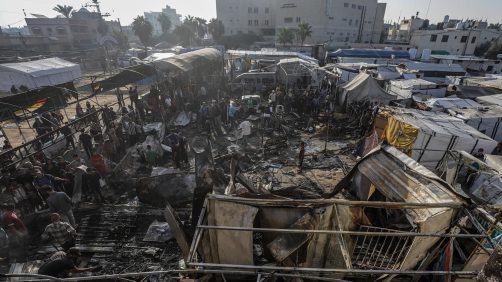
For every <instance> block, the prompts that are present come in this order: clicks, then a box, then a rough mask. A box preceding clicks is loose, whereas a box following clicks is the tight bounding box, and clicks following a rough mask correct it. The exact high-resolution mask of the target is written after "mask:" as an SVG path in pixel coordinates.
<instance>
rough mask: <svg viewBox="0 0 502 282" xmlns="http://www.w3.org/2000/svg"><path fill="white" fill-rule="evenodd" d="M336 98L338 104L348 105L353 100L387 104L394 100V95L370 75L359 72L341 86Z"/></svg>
mask: <svg viewBox="0 0 502 282" xmlns="http://www.w3.org/2000/svg"><path fill="white" fill-rule="evenodd" d="M338 98H339V103H340V105H345V104H347V105H348V104H350V103H352V102H355V101H364V100H368V101H371V102H379V103H384V104H388V103H389V102H390V101H392V100H395V99H396V96H394V95H391V94H389V93H387V92H385V90H383V89H382V88H381V87H380V85H378V82H377V81H376V80H375V79H374V78H373V77H371V75H369V74H367V73H360V74H359V75H358V76H357V77H355V78H354V79H353V80H352V81H351V82H349V83H347V84H346V85H345V86H343V87H342V89H341V93H340V95H339V97H338Z"/></svg>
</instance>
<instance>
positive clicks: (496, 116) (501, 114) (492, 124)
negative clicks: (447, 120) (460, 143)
mask: <svg viewBox="0 0 502 282" xmlns="http://www.w3.org/2000/svg"><path fill="white" fill-rule="evenodd" d="M448 112H449V113H450V115H452V116H454V117H457V118H459V119H461V120H463V121H464V122H465V123H466V124H468V125H470V126H472V127H473V128H475V129H476V130H478V131H479V132H482V133H484V134H486V135H487V136H490V137H491V138H493V139H494V140H496V141H498V142H500V141H502V128H501V126H500V125H501V122H502V107H500V106H490V107H484V108H482V109H478V108H474V109H450V110H449V111H448Z"/></svg>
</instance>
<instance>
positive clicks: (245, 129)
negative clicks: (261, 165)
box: [239, 120, 252, 144]
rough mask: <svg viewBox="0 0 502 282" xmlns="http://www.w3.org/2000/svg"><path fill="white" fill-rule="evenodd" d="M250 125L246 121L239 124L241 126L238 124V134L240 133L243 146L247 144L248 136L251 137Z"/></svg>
mask: <svg viewBox="0 0 502 282" xmlns="http://www.w3.org/2000/svg"><path fill="white" fill-rule="evenodd" d="M251 126H252V125H251V123H250V122H249V121H247V120H245V121H243V122H241V124H239V132H240V133H241V135H242V142H243V144H247V143H248V140H247V139H248V136H250V135H251Z"/></svg>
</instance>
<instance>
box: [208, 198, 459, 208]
mask: <svg viewBox="0 0 502 282" xmlns="http://www.w3.org/2000/svg"><path fill="white" fill-rule="evenodd" d="M208 198H209V199H216V200H220V201H231V202H234V203H245V204H249V205H253V204H254V205H260V206H265V205H267V204H273V205H323V204H336V205H341V206H351V207H372V208H388V209H429V208H462V207H464V203H463V202H443V203H403V202H401V203H399V202H372V201H349V200H340V199H316V200H290V199H280V200H278V199H266V200H264V199H250V198H238V197H230V196H223V195H208Z"/></svg>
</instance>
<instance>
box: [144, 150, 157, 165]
mask: <svg viewBox="0 0 502 282" xmlns="http://www.w3.org/2000/svg"><path fill="white" fill-rule="evenodd" d="M158 159H159V155H158V154H157V152H155V151H154V150H152V146H150V145H147V146H146V152H145V160H146V163H147V164H148V165H149V166H150V167H154V166H156V165H157V160H158Z"/></svg>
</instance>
